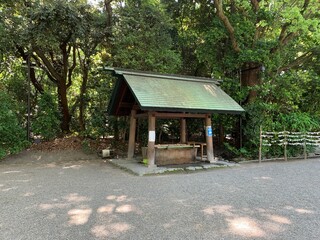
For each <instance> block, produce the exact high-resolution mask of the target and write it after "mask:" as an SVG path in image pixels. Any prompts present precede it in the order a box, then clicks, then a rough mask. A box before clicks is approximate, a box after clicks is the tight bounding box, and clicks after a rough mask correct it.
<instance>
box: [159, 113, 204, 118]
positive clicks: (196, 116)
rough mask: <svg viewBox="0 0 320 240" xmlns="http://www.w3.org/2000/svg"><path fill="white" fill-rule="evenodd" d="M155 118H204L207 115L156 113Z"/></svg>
mask: <svg viewBox="0 0 320 240" xmlns="http://www.w3.org/2000/svg"><path fill="white" fill-rule="evenodd" d="M155 116H156V117H157V118H206V117H207V114H198V113H164V112H156V113H155Z"/></svg>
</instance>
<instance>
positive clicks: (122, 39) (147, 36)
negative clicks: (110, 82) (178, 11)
mask: <svg viewBox="0 0 320 240" xmlns="http://www.w3.org/2000/svg"><path fill="white" fill-rule="evenodd" d="M116 10H117V13H118V16H119V17H118V18H117V19H116V24H115V27H114V30H113V32H114V43H113V44H114V47H115V55H114V59H113V63H114V65H115V66H121V67H124V68H131V69H139V70H144V71H157V72H168V73H174V72H177V71H178V70H179V68H180V62H181V61H180V56H179V54H178V53H177V51H175V50H174V49H173V44H172V39H171V36H170V30H171V29H172V24H171V22H170V18H169V16H168V15H167V14H166V12H165V10H164V7H163V5H161V4H160V3H159V2H155V1H141V2H140V1H138V2H137V1H126V4H125V5H124V6H123V7H119V9H116Z"/></svg>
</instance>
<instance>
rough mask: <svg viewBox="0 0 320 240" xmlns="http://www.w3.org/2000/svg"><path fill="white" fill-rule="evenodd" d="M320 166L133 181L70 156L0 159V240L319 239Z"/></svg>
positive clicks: (319, 162)
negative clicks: (0, 160)
mask: <svg viewBox="0 0 320 240" xmlns="http://www.w3.org/2000/svg"><path fill="white" fill-rule="evenodd" d="M319 173H320V159H308V160H306V161H305V160H295V161H289V162H272V163H270V162H269V163H262V164H244V165H241V166H240V167H237V168H225V169H215V170H205V171H200V172H194V173H179V174H177V173H175V174H166V175H159V176H146V177H138V176H133V175H131V174H130V173H127V172H125V171H122V170H120V169H117V168H115V167H113V166H112V165H110V164H109V163H105V162H103V160H101V159H98V158H96V157H95V156H92V155H91V156H87V155H83V154H81V153H74V152H69V153H68V152H67V153H66V152H60V153H59V152H56V153H50V154H48V153H35V152H25V153H23V154H20V155H18V156H15V157H12V158H9V159H7V160H6V161H3V162H0V239H1V240H9V239H10V240H11V239H12V240H18V239H24V240H25V239H26V240H27V239H30V240H37V239H39V240H45V239H50V240H52V239H74V240H79V239H184V240H185V239H227V240H229V239H237V240H238V239H281V240H283V239H290V240H293V239H299V240H302V239H308V240H310V239H319V236H320V209H319V208H320V187H319V183H320V174H319Z"/></svg>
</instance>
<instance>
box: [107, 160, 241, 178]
mask: <svg viewBox="0 0 320 240" xmlns="http://www.w3.org/2000/svg"><path fill="white" fill-rule="evenodd" d="M108 161H109V162H110V163H111V164H113V165H115V166H117V167H119V168H121V169H123V170H125V171H128V172H130V173H132V174H134V175H138V176H145V175H154V174H163V173H172V172H189V171H199V170H207V169H213V168H223V167H234V166H238V164H237V163H230V162H225V161H215V162H213V163H208V162H197V163H192V164H183V165H168V166H161V167H158V166H156V165H154V166H152V167H148V166H147V165H144V164H143V163H141V159H130V160H129V159H110V160H108Z"/></svg>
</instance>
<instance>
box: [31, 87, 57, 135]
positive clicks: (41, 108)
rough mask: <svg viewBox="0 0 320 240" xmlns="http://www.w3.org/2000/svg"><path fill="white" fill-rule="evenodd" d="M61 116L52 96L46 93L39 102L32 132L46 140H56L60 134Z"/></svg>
mask: <svg viewBox="0 0 320 240" xmlns="http://www.w3.org/2000/svg"><path fill="white" fill-rule="evenodd" d="M60 123H61V121H60V114H59V112H58V106H57V103H56V101H55V99H54V98H53V96H52V95H50V94H48V93H44V94H43V95H41V97H40V99H39V102H38V109H37V113H36V117H35V119H34V120H33V122H32V131H33V133H34V134H36V135H40V136H41V137H42V138H44V139H45V140H50V139H53V138H55V137H56V136H57V135H58V134H59V133H60Z"/></svg>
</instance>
